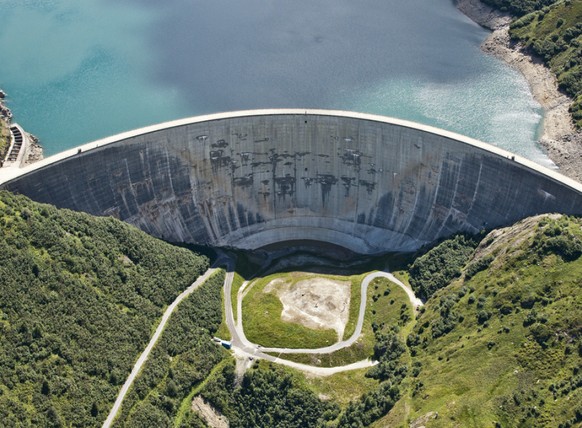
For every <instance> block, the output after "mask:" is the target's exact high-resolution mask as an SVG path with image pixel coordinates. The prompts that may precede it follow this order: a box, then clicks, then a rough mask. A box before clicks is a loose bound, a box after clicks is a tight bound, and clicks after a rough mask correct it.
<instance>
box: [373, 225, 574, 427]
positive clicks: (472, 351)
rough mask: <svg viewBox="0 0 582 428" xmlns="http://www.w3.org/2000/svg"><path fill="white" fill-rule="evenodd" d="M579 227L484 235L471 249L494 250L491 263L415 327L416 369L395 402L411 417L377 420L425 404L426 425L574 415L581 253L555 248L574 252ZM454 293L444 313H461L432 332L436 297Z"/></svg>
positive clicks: (538, 422) (419, 412) (414, 413)
mask: <svg viewBox="0 0 582 428" xmlns="http://www.w3.org/2000/svg"><path fill="white" fill-rule="evenodd" d="M581 226H582V222H581V221H580V220H566V219H562V220H551V221H547V220H543V221H541V222H538V221H537V220H536V221H534V220H530V221H528V222H525V223H522V225H521V226H517V227H515V228H513V229H510V230H509V231H506V232H505V233H503V234H500V235H499V236H498V237H496V238H495V239H492V238H489V239H485V240H484V242H486V243H488V244H489V245H488V247H485V246H482V247H480V249H479V250H478V252H477V256H476V257H477V258H483V257H486V256H487V255H493V256H494V257H495V258H494V260H493V262H492V263H491V265H490V266H489V267H488V268H487V269H485V270H484V271H482V272H480V273H477V274H476V275H475V276H474V277H473V278H471V279H470V280H467V281H464V280H463V279H459V280H456V281H455V282H453V283H452V284H451V285H449V286H448V287H446V288H444V289H442V290H440V291H439V292H437V293H436V294H435V296H433V298H432V299H430V300H429V301H428V302H427V305H426V310H425V313H424V314H423V315H422V316H421V317H420V319H419V320H418V323H417V325H416V327H415V329H414V333H416V334H419V335H420V338H421V340H420V341H419V342H420V343H419V345H418V346H416V347H415V348H414V349H415V351H413V353H414V352H416V356H415V357H414V358H413V362H416V363H417V364H419V365H420V367H421V370H420V373H419V374H418V376H417V377H414V376H413V377H412V378H411V387H410V390H409V391H408V396H407V397H406V398H404V399H403V400H401V401H403V402H404V404H402V403H401V405H400V408H401V409H403V408H408V409H409V412H410V416H408V417H407V420H402V419H401V418H402V416H403V415H404V412H402V411H401V412H400V413H399V414H398V415H395V413H396V412H393V414H391V415H389V416H388V417H386V418H385V419H384V420H383V421H382V424H384V423H390V424H393V425H401V426H405V425H407V424H408V420H414V419H416V418H418V417H421V416H423V415H426V414H428V413H429V412H438V418H436V419H429V420H428V421H425V425H426V426H427V427H441V426H442V427H445V426H452V425H455V426H475V427H479V426H494V424H495V423H499V424H500V425H501V426H560V424H566V425H565V426H570V425H567V424H568V423H569V422H568V421H570V422H572V423H574V422H573V421H576V418H578V419H577V423H579V422H580V418H581V417H582V408H581V406H580V404H579V403H580V402H582V392H581V390H580V386H581V384H582V382H581V374H580V373H579V371H578V370H579V369H580V357H581V353H582V342H581V337H580V334H581V333H582V295H581V292H580V286H581V285H582V282H581V281H582V258H580V257H578V258H576V259H575V260H572V261H564V260H563V259H562V257H560V256H557V255H556V254H555V252H565V251H566V252H567V249H568V248H570V249H571V248H572V246H568V243H570V244H572V243H573V244H572V245H573V246H574V247H575V248H579V249H580V251H582V228H581ZM556 233H557V235H554V234H556ZM562 238H564V239H562ZM552 242H553V244H552ZM548 243H550V244H548ZM564 243H566V244H564ZM482 245H483V244H482ZM564 248H566V250H564ZM578 255H579V253H578ZM566 258H568V257H566ZM453 296H457V297H458V299H457V298H455V299H453V300H455V302H454V303H453V305H452V307H451V308H450V311H451V313H456V314H457V315H459V316H460V317H461V321H460V322H459V323H458V324H457V325H456V326H455V327H454V328H453V329H452V331H450V332H449V333H447V334H444V335H442V336H440V337H436V338H435V337H433V329H432V326H433V325H435V324H436V323H437V321H438V320H439V319H440V318H441V317H442V311H443V306H442V305H441V302H442V301H443V299H445V300H446V299H450V298H451V297H453ZM483 314H486V315H483ZM480 315H481V316H480ZM395 410H397V409H396V408H395ZM576 415H578V416H576ZM382 424H380V426H382ZM573 426H575V425H573Z"/></svg>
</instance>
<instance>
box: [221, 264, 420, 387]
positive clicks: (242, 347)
mask: <svg viewBox="0 0 582 428" xmlns="http://www.w3.org/2000/svg"><path fill="white" fill-rule="evenodd" d="M234 265H235V263H234V260H232V259H228V261H227V268H226V269H227V278H226V280H225V283H224V297H225V302H224V304H225V312H226V313H225V315H226V323H227V326H228V329H229V331H230V334H231V338H232V339H231V345H232V348H233V350H234V352H235V353H236V354H237V355H239V356H244V357H251V358H262V359H265V360H268V361H272V362H275V363H278V364H283V365H286V366H290V367H294V368H297V369H299V370H302V371H305V372H310V373H314V374H317V375H322V376H328V375H330V374H334V373H338V372H342V371H347V370H355V369H359V368H365V367H370V366H372V365H374V364H376V362H374V361H371V360H363V361H359V362H357V363H353V364H349V365H346V366H339V367H316V366H309V365H306V364H299V363H296V362H294V361H289V360H285V359H283V358H279V357H274V356H272V355H269V354H267V352H269V353H277V354H296V353H304V354H329V353H332V352H335V351H338V350H340V349H342V348H346V347H348V346H351V345H352V344H353V343H355V342H356V340H357V339H358V337H359V336H360V335H361V334H362V328H363V325H364V315H365V313H366V304H367V301H366V300H367V299H366V297H367V293H368V286H369V285H370V282H371V281H372V280H374V279H376V278H387V279H388V280H390V281H392V282H393V283H394V284H396V285H398V286H399V287H401V288H402V289H403V290H404V291H405V292H406V295H407V296H408V298H409V300H410V303H411V304H412V306H413V307H414V309H415V310H416V309H417V308H418V307H419V306H422V301H421V300H420V299H418V298H417V297H416V296H415V295H414V293H413V292H412V290H411V289H410V288H408V287H407V286H406V285H404V284H403V283H402V282H401V281H399V280H398V279H397V278H396V277H394V275H392V274H391V273H389V272H373V273H371V274H369V275H367V276H366V277H365V278H364V280H363V281H362V285H361V288H360V292H361V299H360V311H359V314H358V321H357V324H356V329H355V331H354V333H353V334H352V336H351V337H350V338H348V339H346V340H342V341H339V342H337V343H335V344H333V345H330V346H326V347H323V348H315V349H313V348H312V349H308V348H305V349H301V348H300V349H297V348H266V347H261V346H260V345H257V344H255V343H252V342H250V341H249V340H248V339H247V338H246V336H245V334H244V329H243V326H242V298H243V296H244V294H245V288H246V285H247V283H245V284H243V285H242V286H241V288H240V289H239V290H238V293H237V302H236V305H237V320H236V321H235V319H234V314H233V310H232V298H231V296H232V294H231V291H232V279H233V278H234ZM229 274H230V276H229Z"/></svg>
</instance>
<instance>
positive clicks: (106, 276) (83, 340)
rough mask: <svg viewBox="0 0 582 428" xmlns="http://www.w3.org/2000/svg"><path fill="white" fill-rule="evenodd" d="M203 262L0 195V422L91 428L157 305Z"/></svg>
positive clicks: (101, 222)
mask: <svg viewBox="0 0 582 428" xmlns="http://www.w3.org/2000/svg"><path fill="white" fill-rule="evenodd" d="M207 267H208V260H207V259H206V258H205V257H201V256H198V255H196V254H193V253H192V252H190V251H188V250H185V249H183V248H177V247H174V246H171V245H169V244H166V243H164V242H162V241H159V240H157V239H154V238H152V237H150V236H148V235H146V234H144V233H143V232H141V231H139V230H137V229H135V228H133V227H131V226H129V225H127V224H125V223H122V222H120V221H117V220H115V219H112V218H94V217H91V216H89V215H87V214H82V213H77V212H72V211H68V210H57V209H55V208H54V207H52V206H49V205H42V204H38V203H34V202H32V201H30V200H28V199H27V198H24V197H21V196H15V195H12V194H10V193H8V192H5V191H0V278H1V287H0V421H2V422H1V424H0V425H2V426H61V425H64V424H65V425H70V424H72V423H74V425H75V426H100V425H101V424H102V422H103V420H104V419H105V417H106V416H107V413H108V411H109V408H110V407H111V405H112V404H113V401H114V398H115V396H116V394H117V392H118V390H119V388H120V386H121V385H122V384H123V382H124V381H125V378H126V377H127V375H128V374H129V372H130V370H131V367H132V366H133V363H134V361H135V360H136V359H137V356H138V355H139V354H140V353H141V351H142V350H143V348H144V347H145V345H146V344H147V342H148V341H149V337H150V335H151V332H152V329H153V327H154V324H155V322H156V320H157V319H158V318H159V317H160V316H161V314H162V309H163V308H164V307H165V306H166V305H167V304H168V303H170V302H171V301H173V300H174V298H175V297H176V296H177V295H178V294H179V293H180V292H181V291H182V290H183V289H185V288H186V287H187V286H188V285H189V284H191V283H192V282H193V281H194V280H195V279H196V278H197V277H198V276H199V275H200V274H201V273H202V272H203V271H204V270H206V268H207Z"/></svg>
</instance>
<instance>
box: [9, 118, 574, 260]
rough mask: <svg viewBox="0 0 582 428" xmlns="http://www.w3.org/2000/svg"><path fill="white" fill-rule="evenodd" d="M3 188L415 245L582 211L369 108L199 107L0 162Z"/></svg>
mask: <svg viewBox="0 0 582 428" xmlns="http://www.w3.org/2000/svg"><path fill="white" fill-rule="evenodd" d="M0 188H3V189H7V190H10V191H12V192H15V193H21V194H24V195H26V196H28V197H30V198H32V199H34V200H36V201H38V202H47V203H51V204H53V205H56V206H58V207H61V208H70V209H74V210H77V211H85V212H88V213H90V214H94V215H110V216H114V217H117V218H118V219H120V220H123V221H125V222H127V223H130V224H132V225H134V226H136V227H138V228H140V229H142V230H143V231H145V232H146V233H149V234H150V235H153V236H156V237H159V238H163V239H165V240H168V241H173V242H186V243H193V244H200V245H204V244H207V245H211V246H214V247H234V248H240V249H254V248H259V247H262V246H265V245H268V244H272V243H276V242H282V241H292V240H304V239H311V240H318V241H325V242H330V243H333V244H336V245H340V246H343V247H346V248H349V249H351V250H352V251H355V252H357V253H360V254H380V253H384V252H390V251H395V252H398V251H404V252H409V251H415V250H417V249H418V248H420V247H421V246H423V245H425V244H427V243H429V242H434V241H435V240H437V239H439V238H443V237H447V236H450V235H452V234H454V233H457V232H468V233H476V232H479V231H481V230H483V229H492V228H496V227H504V226H508V225H510V224H513V223H515V222H516V221H518V220H521V219H523V218H525V217H528V216H532V215H536V214H543V213H551V212H558V213H562V214H569V215H572V214H575V215H582V184H580V183H577V182H575V181H573V180H570V179H568V178H566V177H564V176H562V175H560V174H559V173H558V172H556V171H552V170H549V169H546V168H543V167H541V166H539V165H537V164H535V163H534V162H531V161H528V160H527V159H523V158H521V157H519V156H515V155H513V154H512V153H509V152H506V151H504V150H501V149H499V148H497V147H494V146H492V145H489V144H485V143H482V142H480V141H476V140H474V139H471V138H468V137H464V136H462V135H458V134H454V133H451V132H447V131H443V130H440V129H436V128H433V127H429V126H424V125H421V124H417V123H412V122H408V121H403V120H398V119H394V118H388V117H383V116H376V115H370V114H362V113H354V112H345V111H343V112H342V111H327V110H299V109H271V110H254V111H241V112H231V113H221V114H214V115H207V116H199V117H193V118H188V119H183V120H179V121H174V122H168V123H163V124H160V125H155V126H150V127H147V128H143V129H138V130H135V131H131V132H126V133H123V134H120V135H117V136H113V137H109V138H106V139H103V140H100V141H96V142H94V143H89V144H86V145H84V146H80V147H78V148H77V149H73V150H69V151H67V152H63V153H60V154H58V155H56V156H52V157H50V158H46V159H44V160H42V161H40V162H38V163H35V164H33V165H31V166H30V167H26V168H0Z"/></svg>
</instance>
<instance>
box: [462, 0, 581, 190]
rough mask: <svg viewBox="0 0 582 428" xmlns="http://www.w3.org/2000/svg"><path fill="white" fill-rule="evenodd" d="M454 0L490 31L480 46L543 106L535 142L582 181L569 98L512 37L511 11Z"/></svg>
mask: <svg viewBox="0 0 582 428" xmlns="http://www.w3.org/2000/svg"><path fill="white" fill-rule="evenodd" d="M454 1H455V6H456V7H457V8H458V9H459V10H460V11H461V12H462V13H464V14H465V15H466V16H467V17H468V18H470V19H471V20H472V21H474V22H476V23H477V24H479V25H481V26H482V27H485V28H487V29H489V30H491V31H492V33H491V34H490V35H489V36H488V37H487V38H486V39H485V41H484V42H483V43H482V45H481V49H482V50H483V51H484V52H485V53H487V54H489V55H493V56H495V57H497V58H499V59H501V60H503V61H504V62H505V63H507V64H508V65H509V66H510V67H513V68H514V69H516V70H517V71H519V72H520V73H521V74H522V75H523V76H524V77H525V79H526V81H527V83H528V85H529V87H530V91H531V93H532V95H533V98H534V99H535V100H536V101H537V102H538V103H539V104H540V105H541V107H542V108H543V109H544V117H543V121H542V135H541V137H540V139H539V140H538V143H539V144H540V145H541V146H542V147H543V148H544V150H545V151H546V154H547V156H548V157H549V158H550V160H551V161H552V162H554V163H555V164H556V166H557V167H558V169H559V172H560V173H561V174H564V175H565V176H567V177H570V178H572V179H574V180H577V181H579V182H582V131H580V130H577V129H576V128H575V126H574V123H573V121H572V117H571V116H570V113H569V112H568V107H569V106H570V104H571V102H572V99H571V98H569V97H568V96H567V95H565V94H563V93H561V92H560V91H559V90H558V84H557V81H556V77H555V76H554V74H553V73H552V72H551V71H550V69H549V68H547V67H546V66H545V65H544V64H543V62H542V61H541V60H540V59H539V58H536V57H533V56H531V55H529V54H527V53H525V52H524V51H523V49H522V48H521V46H519V45H516V44H514V43H513V42H512V41H511V39H510V37H509V24H510V22H511V20H512V16H511V15H509V14H507V13H502V12H499V11H497V10H494V9H492V8H491V7H489V6H487V5H485V4H483V3H482V2H481V1H480V0H454Z"/></svg>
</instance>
